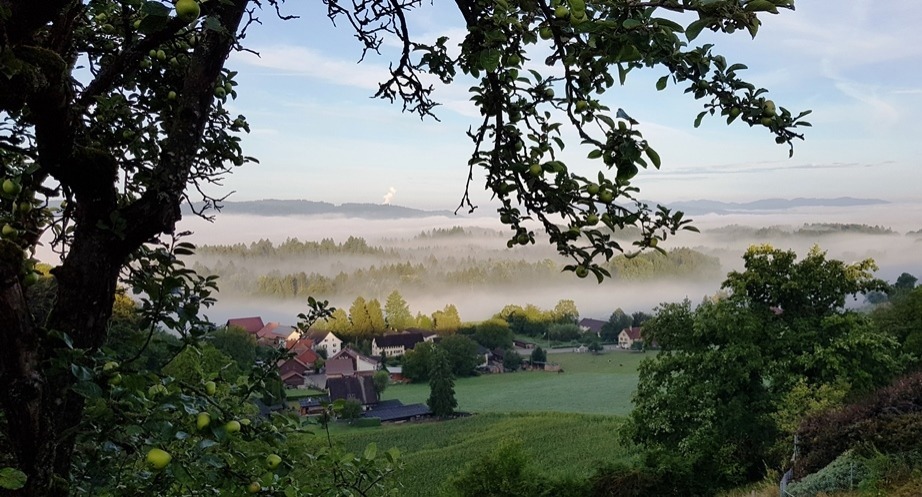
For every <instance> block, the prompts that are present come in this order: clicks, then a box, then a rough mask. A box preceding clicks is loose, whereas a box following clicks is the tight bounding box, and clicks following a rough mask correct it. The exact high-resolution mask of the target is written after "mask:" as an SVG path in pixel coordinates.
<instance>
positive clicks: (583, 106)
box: [576, 100, 589, 112]
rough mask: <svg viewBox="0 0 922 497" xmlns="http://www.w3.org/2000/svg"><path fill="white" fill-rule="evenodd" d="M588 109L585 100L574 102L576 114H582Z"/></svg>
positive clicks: (587, 103)
mask: <svg viewBox="0 0 922 497" xmlns="http://www.w3.org/2000/svg"><path fill="white" fill-rule="evenodd" d="M588 108H589V102H587V101H585V100H577V101H576V112H584V111H585V110H586V109H588Z"/></svg>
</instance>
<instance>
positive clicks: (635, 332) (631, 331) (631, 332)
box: [621, 326, 643, 340]
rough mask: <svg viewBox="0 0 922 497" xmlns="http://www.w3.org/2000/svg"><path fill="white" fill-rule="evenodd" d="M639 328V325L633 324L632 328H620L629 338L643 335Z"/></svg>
mask: <svg viewBox="0 0 922 497" xmlns="http://www.w3.org/2000/svg"><path fill="white" fill-rule="evenodd" d="M640 330H641V328H640V327H639V326H634V327H632V328H625V329H623V330H621V332H622V333H627V336H628V338H630V339H631V340H640V339H642V338H643V337H642V336H641V334H640Z"/></svg>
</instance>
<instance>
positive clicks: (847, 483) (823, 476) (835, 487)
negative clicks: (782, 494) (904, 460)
mask: <svg viewBox="0 0 922 497" xmlns="http://www.w3.org/2000/svg"><path fill="white" fill-rule="evenodd" d="M869 473H870V471H869V469H868V466H867V464H866V462H865V460H864V459H863V458H861V457H859V456H857V455H856V454H855V453H854V452H851V451H849V452H846V453H844V454H842V455H840V456H839V457H837V458H836V459H835V460H833V461H832V462H831V463H829V464H828V465H827V466H826V467H825V468H823V469H821V470H820V471H817V472H816V473H813V474H811V475H808V476H805V477H804V478H803V479H801V480H800V481H797V482H794V483H792V484H791V485H790V486H789V487H788V492H790V493H791V495H793V496H794V497H814V496H816V495H818V494H819V493H820V492H826V493H830V492H838V491H842V490H852V489H855V488H857V487H858V485H859V483H860V482H861V481H862V480H863V479H865V478H866V477H867V476H868V475H869Z"/></svg>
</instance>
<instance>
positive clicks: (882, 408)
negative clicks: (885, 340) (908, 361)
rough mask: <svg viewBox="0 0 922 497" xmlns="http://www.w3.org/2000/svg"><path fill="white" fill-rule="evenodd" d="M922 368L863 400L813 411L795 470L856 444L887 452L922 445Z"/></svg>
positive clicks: (802, 471)
mask: <svg viewBox="0 0 922 497" xmlns="http://www.w3.org/2000/svg"><path fill="white" fill-rule="evenodd" d="M920 405H922V372H920V373H913V374H911V375H908V376H904V377H902V378H899V379H897V380H896V381H895V382H894V383H893V384H891V385H890V386H889V387H886V388H882V389H878V390H877V391H875V392H874V393H872V394H871V395H870V396H868V397H867V398H866V399H864V400H863V401H861V402H857V403H854V404H850V405H847V406H844V407H842V408H840V409H836V410H832V411H827V412H824V413H821V414H818V415H816V416H811V417H808V418H807V419H806V420H805V421H804V422H803V423H802V424H801V425H800V428H799V429H798V435H799V438H800V441H801V451H802V452H801V454H802V456H801V459H800V464H799V465H798V466H797V468H796V474H795V476H797V477H801V476H803V475H807V474H810V473H814V472H816V471H819V469H821V468H823V467H825V466H827V465H828V464H830V463H831V462H832V461H833V460H835V458H836V457H838V456H839V455H840V454H842V453H844V452H846V451H847V450H849V449H852V448H865V447H874V448H876V449H878V450H881V451H883V452H888V453H899V452H911V451H913V450H916V449H919V448H920V447H922V411H920V410H919V409H920V408H919V406H920Z"/></svg>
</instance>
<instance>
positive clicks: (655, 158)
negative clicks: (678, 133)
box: [645, 147, 660, 169]
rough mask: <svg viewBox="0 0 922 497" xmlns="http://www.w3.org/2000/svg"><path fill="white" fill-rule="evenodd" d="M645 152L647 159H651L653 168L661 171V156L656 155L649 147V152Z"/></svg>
mask: <svg viewBox="0 0 922 497" xmlns="http://www.w3.org/2000/svg"><path fill="white" fill-rule="evenodd" d="M645 152H646V153H647V157H649V158H650V162H652V163H653V167H655V168H657V169H659V166H660V157H659V154H658V153H656V150H653V149H652V148H650V147H647V150H646V151H645Z"/></svg>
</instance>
